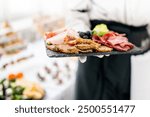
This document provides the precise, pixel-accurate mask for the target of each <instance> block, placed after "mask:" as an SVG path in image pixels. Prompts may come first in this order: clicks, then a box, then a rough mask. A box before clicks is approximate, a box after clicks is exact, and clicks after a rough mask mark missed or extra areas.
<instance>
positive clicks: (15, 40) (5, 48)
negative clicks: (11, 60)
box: [0, 22, 26, 54]
mask: <svg viewBox="0 0 150 117" xmlns="http://www.w3.org/2000/svg"><path fill="white" fill-rule="evenodd" d="M0 30H1V32H0V53H2V54H15V53H18V52H20V51H21V50H23V49H25V48H26V45H25V43H24V41H23V40H22V39H21V38H20V37H19V36H18V34H17V33H16V32H14V31H13V29H12V27H11V25H10V24H9V22H3V24H2V26H1V27H0Z"/></svg>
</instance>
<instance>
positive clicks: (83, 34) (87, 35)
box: [78, 31, 92, 39]
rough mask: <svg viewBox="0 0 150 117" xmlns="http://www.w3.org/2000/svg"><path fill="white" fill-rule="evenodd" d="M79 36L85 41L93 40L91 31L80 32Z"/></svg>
mask: <svg viewBox="0 0 150 117" xmlns="http://www.w3.org/2000/svg"><path fill="white" fill-rule="evenodd" d="M78 33H79V36H80V37H81V38H83V39H91V38H92V33H91V32H90V31H86V32H81V31H79V32H78Z"/></svg>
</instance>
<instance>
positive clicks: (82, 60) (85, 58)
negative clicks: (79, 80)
mask: <svg viewBox="0 0 150 117" xmlns="http://www.w3.org/2000/svg"><path fill="white" fill-rule="evenodd" d="M95 56H96V57H98V58H103V57H104V56H107V57H108V56H109V54H108V55H95ZM86 60H87V56H82V57H79V61H80V62H81V63H85V62H86Z"/></svg>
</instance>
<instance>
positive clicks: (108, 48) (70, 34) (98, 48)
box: [44, 24, 142, 57]
mask: <svg viewBox="0 0 150 117" xmlns="http://www.w3.org/2000/svg"><path fill="white" fill-rule="evenodd" d="M44 39H45V44H46V52H47V55H48V56H49V57H76V56H96V55H108V54H109V55H119V54H138V53H141V52H142V50H141V49H140V48H138V47H136V46H135V45H134V44H132V43H130V42H129V41H128V38H127V37H126V35H125V34H119V33H117V32H114V31H110V30H109V29H108V28H107V26H106V25H105V24H99V25H96V26H95V28H94V29H93V30H92V31H87V32H76V31H74V30H73V29H64V30H61V31H57V32H47V33H45V38H44Z"/></svg>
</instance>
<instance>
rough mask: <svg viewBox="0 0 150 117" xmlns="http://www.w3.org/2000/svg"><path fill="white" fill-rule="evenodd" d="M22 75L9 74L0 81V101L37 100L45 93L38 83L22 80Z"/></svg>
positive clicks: (20, 73)
mask: <svg viewBox="0 0 150 117" xmlns="http://www.w3.org/2000/svg"><path fill="white" fill-rule="evenodd" d="M23 77H24V74H23V73H22V72H19V73H15V74H14V73H11V74H9V75H8V77H7V78H4V79H0V100H31V99H32V100H39V99H43V98H44V96H45V91H44V89H43V87H41V86H40V85H39V84H38V83H35V82H31V81H28V80H25V79H23Z"/></svg>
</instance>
